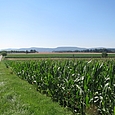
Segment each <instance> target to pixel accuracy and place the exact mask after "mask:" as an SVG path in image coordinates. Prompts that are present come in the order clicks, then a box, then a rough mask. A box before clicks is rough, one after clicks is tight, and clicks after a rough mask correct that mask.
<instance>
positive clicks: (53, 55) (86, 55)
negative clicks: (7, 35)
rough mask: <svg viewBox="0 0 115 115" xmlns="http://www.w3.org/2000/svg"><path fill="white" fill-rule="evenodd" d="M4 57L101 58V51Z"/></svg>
mask: <svg viewBox="0 0 115 115" xmlns="http://www.w3.org/2000/svg"><path fill="white" fill-rule="evenodd" d="M108 57H109V58H110V57H111V58H114V57H115V53H113V54H108ZM6 58H101V53H100V54H99V53H97V54H96V53H88V54H86V53H81V54H79V53H78V54H77V53H75V54H73V53H68V54H65V53H59V54H56V53H52V54H39V53H38V54H8V55H7V56H6Z"/></svg>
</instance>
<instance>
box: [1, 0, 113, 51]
mask: <svg viewBox="0 0 115 115" xmlns="http://www.w3.org/2000/svg"><path fill="white" fill-rule="evenodd" d="M59 46H74V47H85V48H90V47H112V48H115V0H0V49H5V48H22V47H59Z"/></svg>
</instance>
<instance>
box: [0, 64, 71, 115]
mask: <svg viewBox="0 0 115 115" xmlns="http://www.w3.org/2000/svg"><path fill="white" fill-rule="evenodd" d="M10 71H11V70H10V69H6V67H5V65H4V63H3V62H0V115H72V113H71V112H70V111H68V110H67V109H65V108H63V107H60V105H59V104H58V103H55V102H52V100H51V98H50V97H46V96H45V95H42V94H40V93H39V92H36V90H35V87H34V86H33V85H30V84H28V83H27V82H25V81H23V80H21V79H19V78H18V77H17V76H16V75H12V74H11V73H10Z"/></svg>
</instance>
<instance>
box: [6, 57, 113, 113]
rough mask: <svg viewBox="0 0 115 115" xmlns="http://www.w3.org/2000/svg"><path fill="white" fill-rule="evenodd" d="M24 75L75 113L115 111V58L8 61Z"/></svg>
mask: <svg viewBox="0 0 115 115" xmlns="http://www.w3.org/2000/svg"><path fill="white" fill-rule="evenodd" d="M5 63H6V66H7V67H9V68H11V69H12V71H13V72H15V73H16V74H17V75H18V76H19V77H20V78H21V79H24V80H27V81H28V82H29V83H31V84H33V85H35V86H36V89H37V90H38V91H39V92H41V93H44V94H46V95H47V96H50V97H51V98H52V100H53V101H57V102H58V103H59V104H60V105H61V106H64V107H67V108H69V109H70V110H71V111H72V112H73V114H74V115H115V60H114V59H106V60H101V59H92V60H85V59H82V60H80V59H78V60H72V59H71V60H64V59H63V60H50V59H49V60H37V61H6V62H5Z"/></svg>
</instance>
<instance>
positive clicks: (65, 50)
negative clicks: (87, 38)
mask: <svg viewBox="0 0 115 115" xmlns="http://www.w3.org/2000/svg"><path fill="white" fill-rule="evenodd" d="M95 49H98V50H99V49H107V50H109V51H113V52H115V48H103V47H97V48H80V47H57V48H38V47H30V48H20V49H15V48H14V49H13V48H12V49H11V48H9V49H4V50H6V51H11V50H12V51H30V50H36V51H38V52H71V51H88V50H89V51H91V50H93V51H94V50H95Z"/></svg>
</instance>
